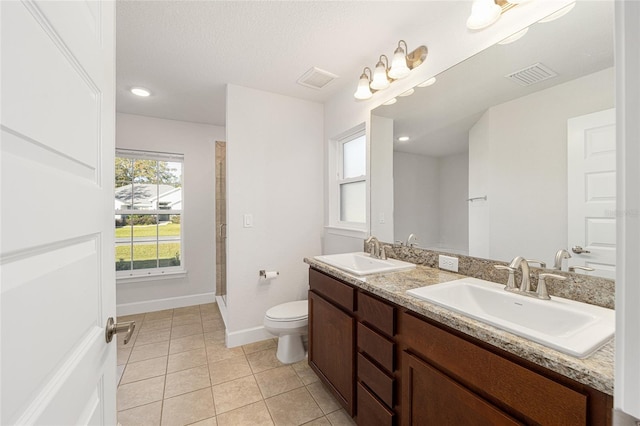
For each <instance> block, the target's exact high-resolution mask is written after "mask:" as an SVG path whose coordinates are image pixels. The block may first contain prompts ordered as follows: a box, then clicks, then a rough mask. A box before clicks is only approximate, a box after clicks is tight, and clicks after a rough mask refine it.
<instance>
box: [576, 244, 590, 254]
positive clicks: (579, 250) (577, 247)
mask: <svg viewBox="0 0 640 426" xmlns="http://www.w3.org/2000/svg"><path fill="white" fill-rule="evenodd" d="M571 251H572V252H574V253H575V254H583V253H591V252H590V251H589V250H585V249H583V248H582V247H581V246H573V247H571Z"/></svg>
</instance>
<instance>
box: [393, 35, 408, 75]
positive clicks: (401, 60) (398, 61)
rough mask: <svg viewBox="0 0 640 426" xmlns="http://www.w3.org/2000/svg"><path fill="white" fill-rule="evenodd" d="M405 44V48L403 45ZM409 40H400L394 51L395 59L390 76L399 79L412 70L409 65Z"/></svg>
mask: <svg viewBox="0 0 640 426" xmlns="http://www.w3.org/2000/svg"><path fill="white" fill-rule="evenodd" d="M403 44H404V49H403V48H402V45H403ZM406 52H407V42H406V41H404V40H400V41H399V42H398V47H397V48H396V50H395V52H393V61H392V62H391V69H390V70H389V77H391V78H393V79H395V80H398V79H401V78H405V77H406V76H408V75H409V73H410V72H411V69H409V67H408V66H407V53H406Z"/></svg>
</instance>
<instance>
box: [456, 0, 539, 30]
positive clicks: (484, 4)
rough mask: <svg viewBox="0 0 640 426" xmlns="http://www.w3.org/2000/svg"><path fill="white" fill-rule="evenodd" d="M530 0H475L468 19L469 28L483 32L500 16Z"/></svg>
mask: <svg viewBox="0 0 640 426" xmlns="http://www.w3.org/2000/svg"><path fill="white" fill-rule="evenodd" d="M526 1H529V0H511V1H510V0H473V3H472V4H471V15H469V19H467V28H469V29H470V30H481V29H483V28H487V27H488V26H490V25H492V24H493V23H494V22H496V21H497V20H498V19H500V16H501V15H502V14H503V13H505V12H506V11H508V10H510V9H511V8H514V7H516V6H517V5H519V4H520V3H524V2H526Z"/></svg>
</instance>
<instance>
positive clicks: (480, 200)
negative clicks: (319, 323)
mask: <svg viewBox="0 0 640 426" xmlns="http://www.w3.org/2000/svg"><path fill="white" fill-rule="evenodd" d="M436 77H437V81H436V82H435V84H433V85H429V86H426V87H423V88H416V90H415V93H414V94H413V95H412V96H409V97H404V98H398V101H397V102H396V103H395V104H393V105H388V106H385V105H382V106H380V107H378V108H376V109H374V110H373V111H372V117H371V218H372V220H371V222H372V225H371V228H372V229H371V233H372V235H376V236H378V237H379V238H380V240H383V241H389V242H390V241H396V242H397V241H403V242H406V241H405V240H406V239H407V237H408V236H409V235H410V234H412V233H413V234H416V235H417V237H418V245H419V246H420V247H422V248H427V249H433V250H438V251H445V252H452V253H458V254H465V255H470V256H475V257H481V258H488V259H496V260H503V261H509V260H511V259H512V258H513V257H515V256H524V257H525V258H528V259H539V260H542V261H544V262H546V263H547V265H548V267H551V266H552V265H554V261H555V255H556V253H557V252H558V251H559V250H561V249H566V250H568V252H569V253H570V254H571V257H570V258H569V259H563V258H561V259H560V261H561V263H562V269H563V270H565V271H566V270H568V268H569V266H582V267H585V268H593V269H595V271H593V272H589V271H585V270H580V269H579V272H580V273H589V274H596V275H599V276H605V277H609V278H614V277H615V123H614V119H615V113H614V111H613V109H612V108H613V107H614V68H613V2H578V3H577V4H576V7H575V8H574V9H573V10H572V11H571V12H570V13H569V14H567V15H565V16H564V17H562V18H561V19H558V20H555V21H552V22H546V23H537V24H534V25H532V26H531V27H530V28H529V31H528V32H526V34H525V35H524V36H523V37H521V38H520V39H518V40H516V41H514V42H511V43H508V44H497V45H495V46H492V47H491V48H489V49H486V50H485V51H483V52H481V53H479V54H478V55H475V56H473V57H471V58H469V59H467V60H466V61H464V62H462V63H460V64H458V65H456V66H454V67H453V68H450V69H448V70H446V71H445V72H443V73H441V74H440V75H438V76H436ZM400 137H409V140H408V141H403V142H400V141H399V140H398V139H399V138H400ZM391 217H393V220H389V218H391ZM385 218H386V220H385ZM573 247H581V248H582V252H581V253H578V252H579V251H580V250H579V249H576V250H572V248H573Z"/></svg>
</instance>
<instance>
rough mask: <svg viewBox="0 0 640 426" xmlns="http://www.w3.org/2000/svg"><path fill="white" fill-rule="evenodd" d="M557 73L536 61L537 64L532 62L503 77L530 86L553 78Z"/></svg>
mask: <svg viewBox="0 0 640 426" xmlns="http://www.w3.org/2000/svg"><path fill="white" fill-rule="evenodd" d="M557 75H558V73H557V72H555V71H554V70H552V69H551V68H549V67H547V66H545V65H543V64H541V63H539V62H538V63H537V64H533V65H531V66H529V67H527V68H524V69H521V70H520V71H516V72H513V73H511V74H507V75H505V77H506V78H508V79H509V80H512V81H515V82H516V83H518V84H519V85H521V86H530V85H532V84H535V83H540V82H541V81H544V80H547V79H550V78H553V77H555V76H557Z"/></svg>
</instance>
